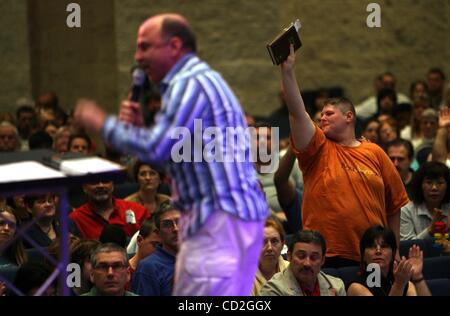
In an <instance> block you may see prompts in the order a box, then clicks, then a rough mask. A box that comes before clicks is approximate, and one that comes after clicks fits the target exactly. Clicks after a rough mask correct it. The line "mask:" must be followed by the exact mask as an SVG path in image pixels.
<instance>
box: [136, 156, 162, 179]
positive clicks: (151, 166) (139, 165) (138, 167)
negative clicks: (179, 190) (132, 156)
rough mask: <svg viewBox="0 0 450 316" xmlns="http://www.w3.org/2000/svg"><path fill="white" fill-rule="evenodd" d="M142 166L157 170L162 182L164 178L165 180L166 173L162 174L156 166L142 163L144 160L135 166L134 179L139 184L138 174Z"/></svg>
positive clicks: (138, 161)
mask: <svg viewBox="0 0 450 316" xmlns="http://www.w3.org/2000/svg"><path fill="white" fill-rule="evenodd" d="M142 166H149V167H150V168H152V169H153V170H155V171H156V172H157V173H158V174H159V178H160V180H161V182H162V180H163V178H164V173H162V172H161V171H159V169H157V168H156V167H155V166H154V165H152V164H151V163H148V162H145V161H142V160H136V162H135V163H134V165H133V177H134V180H135V181H136V182H137V179H138V174H139V169H141V167H142Z"/></svg>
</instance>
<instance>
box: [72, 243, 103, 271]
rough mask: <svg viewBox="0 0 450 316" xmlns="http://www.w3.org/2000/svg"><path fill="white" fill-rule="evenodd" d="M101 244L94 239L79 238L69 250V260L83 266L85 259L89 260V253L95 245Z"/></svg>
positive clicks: (95, 247)
mask: <svg viewBox="0 0 450 316" xmlns="http://www.w3.org/2000/svg"><path fill="white" fill-rule="evenodd" d="M100 245H101V242H99V241H98V240H94V239H86V240H81V241H80V242H79V243H78V244H77V245H76V246H75V247H74V248H73V249H72V251H71V253H70V261H71V262H73V263H76V264H78V265H79V266H80V267H83V263H84V262H85V261H90V260H91V254H92V253H93V252H94V250H95V249H97V247H99V246H100Z"/></svg>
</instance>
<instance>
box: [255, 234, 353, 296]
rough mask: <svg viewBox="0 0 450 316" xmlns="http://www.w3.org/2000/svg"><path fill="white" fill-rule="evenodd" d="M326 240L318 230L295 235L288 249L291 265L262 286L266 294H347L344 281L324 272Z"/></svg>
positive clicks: (262, 291)
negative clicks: (322, 269)
mask: <svg viewBox="0 0 450 316" xmlns="http://www.w3.org/2000/svg"><path fill="white" fill-rule="evenodd" d="M325 253H326V243H325V239H324V238H323V236H322V235H321V234H320V233H319V232H318V231H310V230H304V231H301V232H298V233H296V234H295V235H294V237H293V239H292V241H291V244H290V245H289V248H288V259H289V262H290V264H289V266H288V267H287V268H286V269H285V270H284V271H282V272H279V273H277V274H275V275H274V276H273V277H272V278H271V279H270V280H269V281H268V282H267V283H266V284H265V285H264V286H263V287H262V289H261V295H262V296H345V295H346V294H345V287H344V282H342V280H341V279H339V278H336V277H333V276H330V275H327V274H325V273H324V272H322V271H321V268H322V266H323V264H324V263H325Z"/></svg>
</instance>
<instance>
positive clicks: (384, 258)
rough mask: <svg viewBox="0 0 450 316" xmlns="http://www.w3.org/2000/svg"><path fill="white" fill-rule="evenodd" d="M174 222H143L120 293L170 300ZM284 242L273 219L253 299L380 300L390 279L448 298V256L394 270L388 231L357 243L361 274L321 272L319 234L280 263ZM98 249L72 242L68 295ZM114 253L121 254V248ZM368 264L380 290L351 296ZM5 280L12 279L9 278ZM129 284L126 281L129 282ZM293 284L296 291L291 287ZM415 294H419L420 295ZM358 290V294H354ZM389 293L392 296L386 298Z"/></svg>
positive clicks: (169, 217) (416, 254)
mask: <svg viewBox="0 0 450 316" xmlns="http://www.w3.org/2000/svg"><path fill="white" fill-rule="evenodd" d="M179 217H180V212H179V211H177V210H176V209H174V208H172V207H170V206H167V207H166V208H164V209H162V210H160V211H158V212H157V213H156V214H155V218H154V219H148V220H146V221H145V222H144V224H143V226H142V228H141V230H140V231H139V233H138V234H137V238H136V244H137V245H138V247H137V252H136V253H135V255H134V256H132V257H131V258H130V259H129V260H128V263H127V264H126V266H128V269H127V271H128V272H127V273H129V275H130V276H129V277H127V278H124V280H128V281H127V282H126V286H125V288H126V289H131V291H132V292H134V293H137V294H139V295H170V294H171V290H172V287H173V284H172V283H173V273H174V266H175V261H176V259H175V256H176V252H177V249H178V248H177V247H178V245H177V233H178V227H177V223H178V220H179ZM103 239H104V240H102V241H104V242H105V243H106V244H108V242H109V241H114V242H115V243H119V244H122V246H124V245H126V243H127V242H126V239H125V234H124V233H123V239H122V240H123V241H120V240H118V239H117V231H115V232H114V234H110V236H109V237H108V236H106V235H105V236H104V237H103ZM284 239H285V238H284V231H283V228H282V226H281V225H280V223H279V221H278V220H277V219H276V218H270V219H268V220H267V222H266V227H265V230H264V248H263V250H262V252H261V257H260V262H259V266H258V271H257V273H256V278H255V283H254V288H253V291H252V294H253V295H345V294H348V295H363V294H367V295H370V294H372V295H383V294H385V295H386V294H389V293H390V291H391V290H392V289H391V283H392V284H394V283H395V282H394V281H395V280H396V278H398V279H399V280H400V279H401V280H403V281H402V282H403V283H401V284H400V285H401V286H402V289H403V292H401V293H400V294H402V293H403V294H406V295H414V294H419V295H428V294H430V293H428V292H427V287H426V286H425V287H424V286H423V284H421V283H422V282H424V280H426V283H425V284H426V285H428V287H429V288H430V291H431V294H433V295H449V294H450V293H449V292H448V285H449V282H450V270H449V269H448V266H449V264H450V256H441V257H434V258H425V259H423V257H422V256H423V255H422V252H421V251H420V248H419V247H417V246H416V245H414V246H412V247H410V248H409V251H408V252H409V253H408V256H407V257H408V258H409V259H408V260H409V261H408V260H407V259H405V258H404V259H403V260H402V261H401V262H400V263H399V264H398V265H396V264H394V263H393V261H392V260H393V256H394V255H395V252H396V249H397V246H396V242H395V238H394V237H393V233H392V232H391V231H389V230H388V229H385V228H382V227H373V228H371V229H369V230H368V231H367V232H366V233H365V234H364V236H363V238H362V240H361V246H360V247H361V253H363V254H364V255H363V256H362V259H361V260H362V262H363V265H362V267H363V270H362V271H361V270H360V269H361V267H347V268H340V269H332V268H323V265H324V263H325V262H326V259H325V256H324V254H325V253H326V242H325V240H324V239H323V237H322V236H321V234H320V233H319V232H316V231H302V232H300V233H298V234H295V235H294V236H293V237H291V239H290V241H289V247H288V249H289V250H288V258H289V261H286V260H284V259H283V258H282V256H281V252H282V250H283V246H284V241H285V240H284ZM99 245H101V243H100V242H99V241H94V240H79V239H78V240H77V238H75V237H74V238H73V241H72V246H71V261H72V262H76V263H78V264H79V265H80V266H81V267H82V268H81V269H82V271H83V273H82V275H83V276H86V275H87V277H85V278H84V279H83V280H82V282H81V285H80V286H79V287H78V288H74V289H73V293H74V294H82V293H87V292H89V291H91V290H92V281H91V280H90V279H91V277H90V275H92V273H93V270H95V264H93V263H92V260H91V256H92V253H94V252H95V249H97V248H98V247H99ZM120 248H121V249H124V247H120ZM133 251H134V250H133V249H131V250H130V252H133ZM27 253H28V255H30V256H29V262H36V261H37V262H42V261H43V260H42V257H41V254H40V253H39V252H37V251H36V250H28V251H27ZM373 262H375V263H378V264H379V265H380V267H381V272H382V274H381V276H380V277H381V278H380V280H381V281H380V282H381V287H375V289H372V288H370V287H369V288H368V291H369V292H370V293H368V292H365V290H364V289H363V288H361V287H360V288H358V286H359V285H358V286H356V285H355V286H356V290H355V289H354V288H355V286H353V289H352V283H357V284H362V285H361V286H364V284H366V283H367V282H366V283H361V282H362V281H361V280H363V281H364V280H366V281H367V280H368V277H369V274H370V273H368V272H367V273H366V270H365V268H366V266H367V265H368V264H369V263H373ZM117 269H119V268H117ZM107 270H108V273H109V272H111V271H109V268H108V269H107ZM10 272H11V270H10ZM358 272H364V273H365V274H364V277H362V274H360V275H358ZM369 272H371V271H369ZM277 273H278V274H277ZM13 274H15V271H14V273H13ZM293 278H294V279H293ZM364 278H365V279H364ZM9 279H10V280H13V279H14V276H12V275H11V273H10V275H9ZM130 280H132V281H131V282H130ZM405 280H406V281H405ZM375 281H376V280H375ZM410 281H411V282H410ZM386 282H387V283H386ZM389 282H391V283H389ZM414 282H415V283H414ZM266 283H267V285H266ZM293 284H294V285H296V286H294V287H293ZM397 285H398V284H397ZM99 286H101V285H99ZM365 287H367V284H366V285H365ZM416 287H417V288H416ZM421 288H422V290H420V289H421ZM325 289H326V291H325ZM358 289H359V290H361V291H362V293H360V292H358V291H357V290H358ZM377 289H378V290H377ZM409 289H411V290H409ZM413 289H414V290H413ZM120 293H121V295H124V293H128V292H123V291H120ZM395 293H396V292H395V291H394V292H393V293H391V294H395ZM397 294H399V293H397Z"/></svg>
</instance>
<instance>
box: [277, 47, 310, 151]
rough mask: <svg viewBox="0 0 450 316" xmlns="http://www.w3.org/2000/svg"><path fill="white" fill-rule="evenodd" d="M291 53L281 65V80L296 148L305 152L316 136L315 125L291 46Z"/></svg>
mask: <svg viewBox="0 0 450 316" xmlns="http://www.w3.org/2000/svg"><path fill="white" fill-rule="evenodd" d="M290 49H291V53H290V55H289V57H288V58H287V60H286V61H285V62H283V64H282V65H281V80H282V83H283V87H284V91H285V93H286V104H287V107H288V110H289V124H290V126H291V134H292V138H293V141H294V145H295V148H297V149H298V150H303V149H305V148H306V146H307V145H308V144H309V142H310V140H311V138H312V137H313V135H314V132H315V127H314V123H313V121H312V120H311V118H310V117H309V114H308V113H307V112H306V109H305V104H304V103H303V99H302V96H301V94H300V90H299V88H298V84H297V79H296V77H295V72H294V65H295V53H294V47H293V46H292V45H291V48H290Z"/></svg>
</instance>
